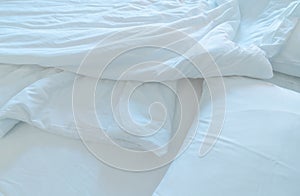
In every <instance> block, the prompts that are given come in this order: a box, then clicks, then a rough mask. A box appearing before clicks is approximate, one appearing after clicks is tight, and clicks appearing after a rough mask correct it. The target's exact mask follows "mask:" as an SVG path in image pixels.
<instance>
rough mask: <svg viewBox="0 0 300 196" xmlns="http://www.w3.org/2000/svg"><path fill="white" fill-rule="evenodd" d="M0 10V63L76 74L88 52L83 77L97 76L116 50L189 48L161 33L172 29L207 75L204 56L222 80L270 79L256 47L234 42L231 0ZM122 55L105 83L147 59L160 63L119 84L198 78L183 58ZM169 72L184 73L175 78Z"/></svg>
mask: <svg viewBox="0 0 300 196" xmlns="http://www.w3.org/2000/svg"><path fill="white" fill-rule="evenodd" d="M79 7H80V9H79ZM54 10H55V11H54ZM0 11H1V13H2V14H3V15H5V16H6V17H2V18H1V20H0V24H1V26H2V27H3V30H2V33H1V36H0V54H1V56H0V63H6V64H37V65H40V66H47V67H49V66H51V67H60V68H61V69H65V70H69V71H72V72H76V71H77V70H78V67H79V65H80V63H81V62H82V61H83V59H84V57H85V56H86V55H87V54H88V53H89V52H90V51H91V50H92V49H93V53H95V55H94V56H89V59H88V61H86V62H85V66H86V71H84V72H82V73H81V74H84V75H87V76H93V77H98V74H99V73H98V72H97V71H95V70H98V69H99V66H100V67H101V66H102V67H104V66H105V65H106V63H108V62H109V60H110V59H111V58H112V57H115V56H117V55H118V52H119V51H120V50H125V49H131V48H134V47H137V46H141V45H142V46H145V45H146V46H147V45H151V44H153V43H165V45H164V46H166V45H167V44H170V43H169V42H168V40H170V39H171V42H175V41H176V42H177V43H176V48H178V49H181V50H182V49H185V51H187V50H188V49H191V48H192V46H193V45H194V43H190V42H189V41H187V40H184V39H183V38H182V37H179V38H178V40H177V39H176V34H172V32H169V31H168V30H166V28H171V29H176V31H180V32H182V33H186V34H187V35H188V36H189V37H190V38H192V39H194V40H195V42H197V43H199V44H201V45H202V46H203V48H204V49H203V51H200V50H197V51H194V53H192V54H190V55H191V56H192V57H193V58H196V57H199V56H200V57H202V56H203V58H202V59H203V60H201V61H197V62H196V63H197V67H198V68H200V70H202V71H205V72H207V74H206V76H207V75H208V76H216V74H215V73H210V70H209V69H212V65H211V64H212V63H214V62H209V61H206V60H205V56H208V55H211V56H212V57H213V59H214V60H215V62H216V63H217V65H218V66H219V69H220V71H221V73H222V75H225V76H227V75H244V76H250V77H258V78H270V77H271V76H272V73H271V65H270V63H269V62H268V60H267V59H266V58H265V53H264V52H263V51H262V50H261V49H259V48H258V47H256V46H255V45H253V44H252V45H244V46H243V47H241V46H240V45H239V44H237V43H235V42H234V41H233V38H234V37H235V35H236V32H237V29H238V27H239V25H240V11H239V6H238V2H237V1H235V0H234V1H211V2H209V3H208V2H207V1H204V0H197V1H183V2H180V1H153V2H152V1H127V2H114V3H113V2H111V1H101V3H99V2H98V1H97V2H95V1H87V2H85V3H83V2H80V3H79V2H76V1H43V2H41V3H38V4H36V3H35V2H34V1H26V2H22V1H7V2H4V3H3V4H2V5H1V8H0ZM18 16H19V17H18ZM20 16H22V17H20ZM173 33H174V32H173ZM174 35H175V37H174ZM177 37H178V35H177ZM182 39H183V40H182ZM99 42H100V44H99ZM173 44H175V43H173ZM121 57H122V58H121ZM121 57H120V58H117V59H115V60H114V61H113V62H111V63H110V66H109V67H108V68H107V69H106V70H105V73H103V76H102V78H105V79H117V78H119V75H120V72H121V73H122V72H124V70H126V69H128V67H130V66H132V65H133V64H138V63H140V62H147V61H149V60H152V61H157V62H160V64H159V65H157V66H155V67H153V66H150V67H149V66H148V67H147V66H146V65H144V66H141V67H139V69H138V70H134V69H132V70H130V71H129V73H128V77H127V78H124V79H126V80H139V81H145V80H150V79H156V80H157V79H159V80H175V79H179V78H182V77H189V78H199V77H203V75H202V73H200V72H199V71H197V69H195V67H194V66H191V64H190V63H187V62H186V61H185V59H184V58H182V57H178V54H174V53H171V52H167V51H164V50H162V49H161V48H152V49H151V50H150V51H149V49H148V50H147V48H142V49H140V50H138V51H133V52H129V54H124V55H122V56H121ZM174 68H177V69H179V70H181V71H182V72H183V74H182V75H178V74H174ZM158 70H159V71H158ZM258 70H259V71H258Z"/></svg>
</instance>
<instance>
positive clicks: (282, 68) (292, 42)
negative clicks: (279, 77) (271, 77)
mask: <svg viewBox="0 0 300 196" xmlns="http://www.w3.org/2000/svg"><path fill="white" fill-rule="evenodd" d="M271 63H272V66H273V68H274V70H275V71H278V72H281V73H285V74H288V75H292V76H298V77H300V22H298V24H297V26H296V27H295V29H294V30H293V32H292V34H291V36H290V37H289V39H288V40H287V42H286V43H285V45H284V46H283V47H282V49H281V51H280V53H279V54H278V55H276V56H275V57H274V58H272V59H271Z"/></svg>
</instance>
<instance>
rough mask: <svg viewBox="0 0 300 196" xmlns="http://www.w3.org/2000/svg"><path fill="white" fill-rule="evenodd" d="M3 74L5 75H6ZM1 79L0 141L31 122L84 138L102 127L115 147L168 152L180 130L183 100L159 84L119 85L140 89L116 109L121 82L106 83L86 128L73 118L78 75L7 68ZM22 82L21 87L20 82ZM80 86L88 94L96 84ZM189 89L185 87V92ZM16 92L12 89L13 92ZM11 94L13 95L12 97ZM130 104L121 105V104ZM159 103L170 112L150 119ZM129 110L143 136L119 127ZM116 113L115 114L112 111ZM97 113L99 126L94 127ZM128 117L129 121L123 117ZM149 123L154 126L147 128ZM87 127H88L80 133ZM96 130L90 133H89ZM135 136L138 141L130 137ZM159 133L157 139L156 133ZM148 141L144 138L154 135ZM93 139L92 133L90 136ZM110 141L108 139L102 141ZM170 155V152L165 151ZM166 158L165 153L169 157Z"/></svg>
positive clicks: (86, 110) (84, 81) (86, 111)
mask: <svg viewBox="0 0 300 196" xmlns="http://www.w3.org/2000/svg"><path fill="white" fill-rule="evenodd" d="M1 68H3V69H1ZM0 72H1V73H2V74H3V75H5V77H1V79H0V82H1V83H2V84H12V85H9V86H5V85H1V87H0V90H1V94H3V95H5V96H1V99H0V101H1V106H2V107H1V110H0V119H1V121H0V136H4V135H5V134H6V133H7V132H8V131H9V130H10V129H11V128H12V127H13V126H14V125H16V124H17V123H18V122H19V121H23V122H27V123H28V124H31V125H34V126H36V127H39V128H40V129H43V130H45V131H48V132H52V133H56V134H60V135H65V136H69V137H73V138H79V135H78V130H80V131H82V129H85V130H84V131H86V132H88V131H92V130H93V129H92V128H93V127H95V128H97V127H98V126H100V127H101V129H102V130H103V131H105V133H106V134H107V135H108V136H109V137H110V138H111V139H113V140H114V141H115V142H116V143H118V144H120V145H121V146H124V147H126V148H133V149H140V150H153V149H156V148H158V147H160V146H164V145H165V144H166V143H167V142H168V141H169V139H170V137H171V136H172V133H173V132H172V130H176V126H175V125H174V123H173V121H174V118H175V117H176V116H175V114H176V108H177V107H176V105H178V103H177V102H178V100H177V97H176V92H173V91H172V89H170V88H168V87H167V86H165V85H164V84H160V83H156V84H155V83H142V82H134V81H121V82H118V85H119V88H122V89H123V90H124V91H128V92H130V90H131V89H132V87H135V86H138V88H137V89H136V90H135V91H134V92H133V93H132V94H131V99H130V100H129V103H127V102H126V96H127V94H126V93H124V92H123V91H122V92H118V94H117V95H115V96H118V100H120V101H118V102H117V103H112V102H111V97H112V92H113V89H114V85H115V83H116V81H112V80H102V81H101V83H100V84H99V85H98V87H97V89H96V90H95V99H96V105H95V107H88V106H87V105H84V106H83V107H82V108H81V109H80V112H81V113H82V114H83V115H84V118H81V119H80V120H81V123H80V124H78V123H77V124H76V122H75V120H74V117H73V112H74V110H73V108H72V107H73V106H72V96H73V95H72V89H73V82H74V78H75V77H76V74H74V73H71V72H66V71H61V70H56V69H45V68H41V67H38V66H31V67H30V68H29V67H28V66H17V65H15V66H3V67H0ZM18 77H20V79H18V81H17V82H15V80H16V78H18ZM79 80H80V85H82V86H83V87H84V88H89V86H90V84H91V83H93V82H95V80H96V79H94V78H89V77H83V76H82V77H80V79H79ZM177 83H179V85H186V83H185V82H184V81H181V80H178V81H175V82H169V84H170V85H173V86H174V88H173V89H175V90H176V89H177ZM193 83H194V85H195V88H197V90H198V91H199V92H201V84H202V80H197V81H194V82H193ZM183 87H184V86H183ZM11 88H12V89H11ZM7 91H9V93H7ZM123 99H125V101H123V102H124V103H122V101H121V100H123ZM155 102H158V103H160V104H162V105H163V106H164V107H165V110H166V112H167V114H166V116H165V115H164V112H163V111H162V110H159V108H158V109H155V108H154V109H153V110H152V111H154V113H153V114H152V116H149V111H148V109H149V108H150V106H151V104H152V103H155ZM127 106H128V107H129V112H130V117H131V118H132V119H134V120H135V121H136V122H137V123H139V124H140V126H139V130H135V127H132V126H130V124H129V123H128V122H127V121H125V122H123V121H117V120H116V119H115V116H114V114H113V111H120V110H122V109H123V110H124V108H125V109H127V108H126V107H127ZM113 109H114V110H113ZM94 112H97V117H98V121H97V122H95V121H93V120H92V119H93V116H94ZM124 116H125V115H124ZM147 123H150V126H145V125H144V124H147ZM82 124H84V125H85V126H84V127H80V126H81V125H82ZM89 127H91V130H88V128H89ZM126 130H128V131H131V132H133V131H136V132H138V133H136V134H137V136H135V135H132V134H130V133H127V132H126ZM156 131H157V133H155V132H156ZM152 132H153V133H155V134H153V135H150V136H149V137H139V135H143V134H151V133H152ZM91 134H92V133H91ZM100 139H103V141H104V140H105V138H100ZM165 150H166V149H165ZM164 152H165V151H164Z"/></svg>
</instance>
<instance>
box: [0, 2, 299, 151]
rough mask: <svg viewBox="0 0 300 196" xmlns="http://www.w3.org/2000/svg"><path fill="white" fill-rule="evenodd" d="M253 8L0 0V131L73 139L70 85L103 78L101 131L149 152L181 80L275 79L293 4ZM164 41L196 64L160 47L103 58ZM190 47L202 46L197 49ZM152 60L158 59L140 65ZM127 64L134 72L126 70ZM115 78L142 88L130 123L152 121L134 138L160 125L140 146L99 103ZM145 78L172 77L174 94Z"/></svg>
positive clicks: (161, 136)
mask: <svg viewBox="0 0 300 196" xmlns="http://www.w3.org/2000/svg"><path fill="white" fill-rule="evenodd" d="M250 2H251V1H246V0H244V1H236V0H228V1H227V0H211V1H204V0H198V1H182V2H181V1H126V2H125V1H124V2H117V1H113V2H112V1H101V3H99V2H98V1H97V2H96V1H92V0H91V1H87V2H84V3H83V2H81V1H80V2H79V1H42V2H39V3H36V2H35V1H6V2H2V3H1V7H0V11H1V14H2V15H3V16H5V17H1V18H0V25H1V32H0V63H1V65H0V74H3V75H4V76H3V77H1V81H0V82H1V84H3V85H1V87H0V91H1V97H0V99H1V100H0V104H1V105H0V107H1V108H0V135H1V136H4V135H5V134H6V133H7V132H8V131H9V130H10V129H11V128H12V127H13V126H15V125H16V124H17V123H18V122H19V121H24V122H27V123H29V124H31V125H34V126H37V127H39V128H41V129H43V130H46V131H50V132H53V133H56V134H60V135H68V136H72V137H76V133H75V134H74V130H73V129H72V127H74V122H73V121H74V119H73V118H72V116H71V115H70V114H72V107H71V105H70V103H72V96H71V95H72V87H73V86H72V85H73V83H74V80H75V79H76V80H77V79H78V80H77V81H79V85H81V86H83V88H85V86H86V88H88V86H89V84H90V83H91V82H92V81H95V80H96V79H99V75H101V76H100V79H101V80H100V83H101V84H102V85H101V87H102V88H103V89H100V90H99V92H98V93H99V94H98V95H97V93H96V97H97V96H99V99H97V100H99V101H97V102H96V103H97V104H100V105H101V106H99V112H100V115H99V119H100V120H101V121H102V122H104V123H103V125H102V128H103V129H104V130H107V132H109V133H111V134H112V135H114V137H116V138H118V139H121V140H122V142H124V143H125V144H124V145H125V146H127V147H130V148H137V147H140V148H144V149H146V150H149V149H153V148H156V147H158V146H161V145H163V144H165V142H166V141H167V140H168V139H170V138H171V136H172V131H173V130H174V127H173V125H174V123H173V121H174V116H177V115H178V114H177V112H178V110H177V109H178V108H177V105H176V89H177V90H178V88H177V86H178V84H181V83H182V81H181V80H180V79H183V78H195V79H197V80H198V82H196V83H197V84H196V86H198V87H196V89H195V91H197V93H198V94H200V93H201V88H200V87H199V86H201V82H202V79H201V78H205V77H216V76H221V75H222V76H233V75H239V76H248V77H254V78H270V77H272V67H271V64H270V62H269V60H268V58H269V57H271V56H273V55H275V54H276V53H277V52H278V51H279V50H280V48H281V46H282V45H283V44H284V41H285V40H286V39H287V37H288V36H289V33H290V31H291V30H292V29H293V28H294V26H295V24H296V22H297V17H298V14H299V9H298V8H299V2H298V1H284V2H282V3H279V1H277V0H273V1H263V3H260V4H257V9H253V10H254V11H253V12H251V11H249V10H245V9H246V8H245V7H247V5H249V3H250ZM278 6H279V7H278ZM251 10H252V9H251ZM270 12H272V13H274V14H273V15H270V14H268V13H270ZM258 13H259V14H258ZM256 14H258V17H256ZM266 27H267V28H266ZM170 29H176V31H169V30H170ZM178 32H180V33H184V35H188V36H182V34H178ZM254 32H255V33H254ZM172 36H174V37H172ZM176 36H178V37H176ZM177 38H178V40H177ZM191 40H192V41H191ZM164 41H166V42H164ZM161 42H162V43H163V44H165V45H168V46H172V47H173V48H176V49H179V51H180V52H182V53H183V54H184V55H186V56H187V57H189V58H191V59H194V60H197V61H196V65H191V63H190V62H189V61H187V60H186V59H185V58H184V57H183V56H180V55H179V56H178V54H176V53H174V52H170V51H168V50H162V48H161V47H160V48H157V47H156V48H155V47H154V48H151V49H149V48H147V47H142V48H139V50H133V51H130V52H128V53H126V54H125V55H123V56H120V57H119V58H117V59H114V60H113V61H110V60H111V58H112V57H114V56H116V55H118V52H120V51H124V50H128V49H131V48H134V47H137V46H148V45H151V44H153V43H155V44H157V45H160V44H162V43H161ZM99 43H100V44H99ZM197 44H198V45H200V46H201V47H195V48H194V46H195V45H197ZM91 51H92V52H91ZM86 55H88V58H85V57H86ZM149 61H156V62H158V63H157V64H154V65H153V64H150V65H151V66H149V64H147V63H146V64H143V62H149ZM108 63H109V66H108V67H107V68H106V67H105V66H106V64H108ZM82 65H84V69H83V70H82V69H81V68H82ZM132 65H139V66H138V67H137V68H133V69H131V66H132ZM215 66H217V68H218V69H217V70H215ZM99 69H100V71H99ZM102 69H103V70H104V69H105V70H104V71H103V72H101V70H102ZM174 70H176V71H174ZM199 70H200V71H199ZM124 72H125V73H126V74H125V75H122V74H123V73H124ZM121 76H122V78H121V80H122V81H121V85H123V86H124V89H131V88H133V87H135V86H136V83H138V84H139V85H142V86H143V87H141V89H140V92H137V95H136V97H135V98H133V100H131V103H130V104H129V105H130V108H131V117H132V118H133V119H134V120H135V121H137V122H139V123H140V124H142V125H143V123H144V124H145V123H146V124H147V122H149V121H151V122H152V124H151V126H150V128H149V127H147V129H143V128H141V130H139V133H148V132H149V133H153V132H154V131H156V130H157V129H161V130H162V131H159V132H158V134H157V135H155V134H154V135H152V136H151V137H148V138H147V139H145V138H143V139H142V140H141V138H138V139H137V138H132V137H131V136H130V134H126V133H125V135H124V134H121V135H120V132H121V131H122V127H120V124H116V123H115V122H114V120H113V115H112V113H111V111H110V110H111V108H106V107H107V106H109V105H110V99H109V98H108V97H109V94H110V93H111V92H112V91H111V89H112V86H113V85H114V84H115V81H116V80H120V77H121ZM149 81H172V82H169V84H170V85H171V86H172V87H173V88H174V89H175V92H173V91H172V90H170V89H168V88H164V87H162V84H160V83H157V82H154V83H149V84H144V83H145V82H149ZM119 83H120V82H119ZM124 92H126V91H124ZM125 94H126V93H125ZM122 95H123V94H122V93H121V94H120V97H122ZM106 96H107V97H106ZM153 102H160V103H162V105H165V109H166V110H167V111H168V114H167V116H165V115H160V114H161V113H163V112H162V111H161V109H158V110H157V111H156V114H157V115H154V116H156V118H155V119H151V115H149V113H148V106H149V105H151V103H153ZM120 103H121V102H119V103H116V105H115V106H116V108H117V110H119V111H121V110H122V107H124V104H120ZM146 106H147V107H146ZM82 108H85V107H82ZM85 109H86V110H83V111H81V112H82V113H84V114H86V115H85V116H86V119H83V120H86V121H87V122H86V123H87V124H89V126H91V127H95V126H98V125H95V124H94V123H92V124H91V123H89V122H88V121H89V114H91V111H92V110H91V108H87V107H86V108H85ZM165 120H166V121H165ZM124 124H126V123H124ZM161 125H163V126H161ZM125 126H126V125H125ZM129 128H130V127H129ZM72 130H73V131H72ZM128 135H129V136H128Z"/></svg>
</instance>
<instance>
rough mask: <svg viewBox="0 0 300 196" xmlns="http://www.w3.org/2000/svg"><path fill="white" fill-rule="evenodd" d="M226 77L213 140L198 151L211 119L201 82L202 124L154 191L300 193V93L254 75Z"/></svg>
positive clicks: (160, 195)
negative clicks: (221, 122)
mask: <svg viewBox="0 0 300 196" xmlns="http://www.w3.org/2000/svg"><path fill="white" fill-rule="evenodd" d="M224 81H225V86H226V93H227V96H226V119H225V123H224V126H223V129H222V132H221V135H220V136H219V139H218V141H217V143H216V145H215V146H214V147H213V148H212V150H211V152H210V153H208V154H207V155H206V156H204V157H200V156H199V152H200V151H199V149H200V145H201V144H202V141H203V136H204V135H205V134H206V131H205V130H206V129H207V127H208V125H209V122H210V107H209V106H210V96H209V93H208V89H207V87H204V88H203V94H202V98H201V99H202V100H201V101H202V102H201V106H202V110H201V115H200V122H201V125H200V129H199V131H198V133H197V135H196V137H195V139H194V141H193V143H192V144H191V145H190V146H189V148H188V149H187V150H186V151H185V152H184V153H183V154H182V155H181V156H180V157H179V158H178V159H177V160H175V161H174V162H173V163H172V164H171V166H170V168H169V170H168V172H167V173H166V175H165V177H164V178H163V180H162V182H161V184H160V185H159V186H158V188H157V190H156V192H155V194H154V195H156V196H169V195H172V196H181V195H205V196H223V195H226V196H227V195H230V196H240V195H244V196H262V195H272V196H277V195H278V196H281V195H285V196H296V195H299V194H300V187H299V182H300V155H299V148H300V142H299V141H300V94H299V93H296V92H294V91H291V90H287V89H284V88H280V87H278V86H276V85H274V84H271V83H267V82H264V81H259V80H255V79H249V78H239V77H232V78H224Z"/></svg>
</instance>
